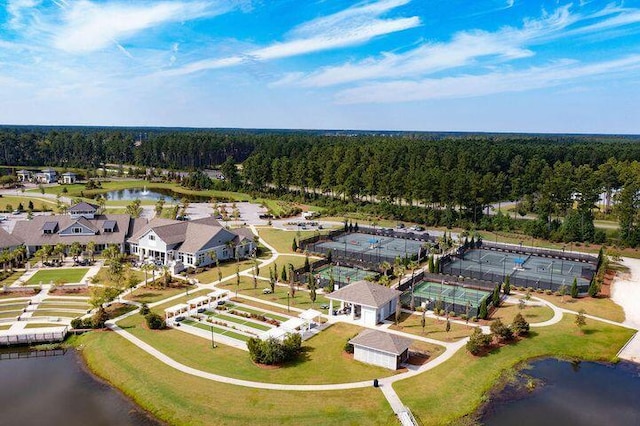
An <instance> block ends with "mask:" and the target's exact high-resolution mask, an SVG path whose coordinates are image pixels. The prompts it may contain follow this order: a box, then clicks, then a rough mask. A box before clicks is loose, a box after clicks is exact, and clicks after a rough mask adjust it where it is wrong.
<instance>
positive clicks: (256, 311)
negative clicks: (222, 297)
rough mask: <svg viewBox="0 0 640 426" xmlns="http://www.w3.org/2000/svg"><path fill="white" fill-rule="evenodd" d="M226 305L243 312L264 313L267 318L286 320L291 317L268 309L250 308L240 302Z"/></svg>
mask: <svg viewBox="0 0 640 426" xmlns="http://www.w3.org/2000/svg"><path fill="white" fill-rule="evenodd" d="M225 306H226V307H227V308H229V309H235V310H236V311H242V312H246V313H248V314H256V315H264V316H265V317H267V318H271V319H275V320H278V321H286V320H288V319H289V318H287V317H283V316H281V315H276V314H274V313H271V312H268V311H263V310H259V309H252V308H249V307H247V306H244V305H238V304H234V303H227V304H226V305H225Z"/></svg>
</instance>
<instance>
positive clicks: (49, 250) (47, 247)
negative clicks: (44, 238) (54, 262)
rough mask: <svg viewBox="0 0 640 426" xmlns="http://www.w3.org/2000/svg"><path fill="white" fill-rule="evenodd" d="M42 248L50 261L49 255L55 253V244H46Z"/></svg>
mask: <svg viewBox="0 0 640 426" xmlns="http://www.w3.org/2000/svg"><path fill="white" fill-rule="evenodd" d="M42 249H43V250H44V258H45V260H47V261H48V260H49V257H50V256H51V255H52V254H53V246H52V245H50V244H45V245H44V246H42Z"/></svg>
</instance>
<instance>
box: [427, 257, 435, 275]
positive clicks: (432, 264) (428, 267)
mask: <svg viewBox="0 0 640 426" xmlns="http://www.w3.org/2000/svg"><path fill="white" fill-rule="evenodd" d="M427 269H428V270H429V273H431V274H433V273H434V272H435V265H434V263H433V256H429V262H428V266H427Z"/></svg>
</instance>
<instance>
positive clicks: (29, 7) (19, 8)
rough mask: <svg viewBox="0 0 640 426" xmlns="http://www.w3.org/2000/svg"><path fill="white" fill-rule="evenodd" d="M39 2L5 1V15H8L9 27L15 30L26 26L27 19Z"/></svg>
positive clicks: (34, 0) (32, 0)
mask: <svg viewBox="0 0 640 426" xmlns="http://www.w3.org/2000/svg"><path fill="white" fill-rule="evenodd" d="M41 2H42V1H41V0H7V13H8V14H9V21H8V22H9V26H10V27H11V28H14V29H17V28H22V27H24V26H27V25H28V21H29V20H30V19H27V17H30V16H31V15H32V14H33V13H34V11H35V7H36V6H38V5H39V4H40V3H41Z"/></svg>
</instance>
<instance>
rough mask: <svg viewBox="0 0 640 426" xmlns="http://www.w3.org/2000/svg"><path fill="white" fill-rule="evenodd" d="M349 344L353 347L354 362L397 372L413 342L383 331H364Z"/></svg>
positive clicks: (407, 356) (407, 355)
mask: <svg viewBox="0 0 640 426" xmlns="http://www.w3.org/2000/svg"><path fill="white" fill-rule="evenodd" d="M349 343H351V344H352V345H353V359H355V360H356V361H360V362H364V363H367V364H372V365H377V366H379V367H384V368H388V369H390V370H397V369H399V368H400V365H401V364H402V363H403V362H405V361H406V360H407V359H408V358H409V346H411V343H413V341H412V340H411V339H407V338H406V337H402V336H398V335H396V334H390V333H385V332H383V331H378V330H365V331H363V332H362V333H360V334H358V335H357V336H356V337H354V338H353V339H351V340H350V341H349Z"/></svg>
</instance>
